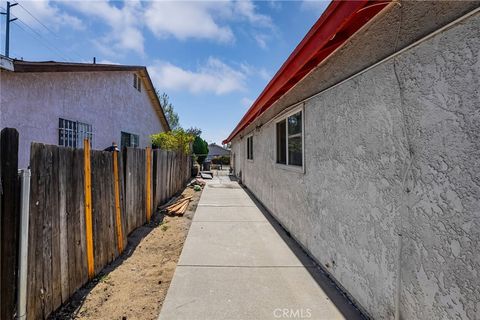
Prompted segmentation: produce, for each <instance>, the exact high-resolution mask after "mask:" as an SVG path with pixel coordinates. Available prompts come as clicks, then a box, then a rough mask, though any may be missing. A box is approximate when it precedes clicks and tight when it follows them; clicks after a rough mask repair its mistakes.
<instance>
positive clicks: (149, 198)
mask: <svg viewBox="0 0 480 320" xmlns="http://www.w3.org/2000/svg"><path fill="white" fill-rule="evenodd" d="M151 156H152V153H151V149H150V147H146V148H145V160H146V164H145V167H146V168H145V171H146V179H145V183H146V189H145V190H146V199H145V201H146V203H145V209H146V213H147V223H149V222H150V217H151V215H152V183H151V182H152V168H151V163H152V161H151Z"/></svg>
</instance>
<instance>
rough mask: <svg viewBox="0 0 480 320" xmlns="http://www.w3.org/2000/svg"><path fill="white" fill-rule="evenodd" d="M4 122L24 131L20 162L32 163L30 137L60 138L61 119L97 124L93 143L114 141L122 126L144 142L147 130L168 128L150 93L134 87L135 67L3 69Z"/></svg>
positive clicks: (1, 112)
mask: <svg viewBox="0 0 480 320" xmlns="http://www.w3.org/2000/svg"><path fill="white" fill-rule="evenodd" d="M0 77H1V78H0V106H1V109H0V126H1V127H2V128H4V127H13V128H17V130H18V131H19V133H20V147H19V148H20V154H19V165H20V166H21V167H26V166H28V159H29V154H30V143H31V142H32V141H36V142H43V143H48V144H58V119H59V118H65V119H68V120H75V121H80V122H84V123H88V124H91V125H92V126H93V133H94V137H93V149H104V148H106V147H108V146H109V145H111V143H112V141H116V142H117V143H118V144H120V136H121V133H120V132H121V131H125V132H129V133H134V134H138V135H139V137H140V141H139V142H140V147H142V148H143V147H146V146H147V145H149V144H150V139H149V135H151V134H152V133H157V132H161V131H164V129H163V127H162V125H161V122H160V119H159V118H158V116H157V114H156V112H155V110H154V109H153V106H152V104H151V102H150V100H149V98H148V95H147V93H146V92H145V91H144V90H142V92H138V91H137V90H136V89H135V88H134V87H133V73H132V72H124V71H111V72H68V73H67V72H52V73H12V72H2V73H1V74H0Z"/></svg>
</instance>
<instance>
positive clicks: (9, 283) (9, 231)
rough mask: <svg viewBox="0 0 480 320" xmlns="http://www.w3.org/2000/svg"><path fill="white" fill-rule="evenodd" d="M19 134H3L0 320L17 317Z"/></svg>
mask: <svg viewBox="0 0 480 320" xmlns="http://www.w3.org/2000/svg"><path fill="white" fill-rule="evenodd" d="M17 172H18V132H17V130H15V129H11V128H5V129H3V130H2V131H1V134H0V178H1V179H0V183H1V185H0V196H1V201H0V204H1V208H0V319H13V318H14V315H15V292H16V287H17V286H16V274H17V273H16V265H17V261H18V250H17V246H16V245H14V244H15V243H17V242H18V233H19V221H20V220H19V199H20V189H19V187H20V184H19V180H18V174H17Z"/></svg>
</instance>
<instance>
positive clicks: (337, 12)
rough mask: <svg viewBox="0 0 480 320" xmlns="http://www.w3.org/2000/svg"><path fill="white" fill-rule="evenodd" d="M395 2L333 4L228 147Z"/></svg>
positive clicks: (337, 1)
mask: <svg viewBox="0 0 480 320" xmlns="http://www.w3.org/2000/svg"><path fill="white" fill-rule="evenodd" d="M390 2H391V1H390V0H386V1H373V0H357V1H341V0H335V1H332V2H331V3H330V5H329V6H328V8H327V9H326V10H325V12H324V13H323V14H322V16H321V17H320V18H319V19H318V20H317V22H316V23H315V24H314V25H313V27H312V28H311V29H310V31H309V32H308V33H307V35H306V36H305V37H304V38H303V40H302V41H301V42H300V44H299V45H298V46H297V47H296V48H295V50H294V51H293V52H292V53H291V54H290V56H289V57H288V59H287V60H286V61H285V62H284V63H283V65H282V67H281V68H280V69H279V70H278V71H277V73H276V74H275V76H274V77H273V78H272V80H270V82H269V83H268V85H267V86H266V87H265V89H263V91H262V93H261V94H260V96H259V97H258V98H257V99H256V100H255V102H254V103H253V105H252V106H251V107H250V109H248V111H247V113H246V114H245V115H244V116H243V117H242V119H241V120H240V122H239V123H238V124H237V126H236V127H235V129H234V130H233V131H232V133H231V134H230V135H229V137H228V138H227V139H225V140H224V141H223V143H224V144H225V143H228V142H230V141H232V139H233V138H234V137H235V136H236V135H237V134H238V133H240V131H242V130H243V129H245V128H246V127H247V126H248V125H249V124H250V123H252V122H253V121H254V120H255V119H256V118H258V117H259V116H260V115H261V114H262V113H263V112H265V111H266V110H267V109H268V108H270V107H271V105H273V103H275V101H277V100H278V99H279V98H280V97H281V96H283V95H284V94H285V93H286V92H287V91H289V90H290V89H291V88H292V87H294V86H295V85H296V84H297V83H298V82H299V81H300V80H301V79H303V77H304V76H305V75H307V74H308V73H310V71H312V70H313V69H314V68H315V67H316V66H318V65H319V64H320V63H321V62H322V61H323V60H325V59H326V58H327V57H328V56H329V55H330V54H331V53H332V52H333V51H335V49H337V48H338V47H340V46H341V45H343V44H344V43H345V42H346V41H347V40H348V39H349V38H350V37H351V36H352V35H353V34H354V33H355V32H356V31H357V30H359V29H360V28H361V27H363V26H364V25H365V24H366V23H367V22H368V21H370V20H371V19H372V18H373V17H374V16H375V15H376V14H377V13H379V12H380V11H381V10H382V9H383V8H384V7H386V6H387V5H388V4H389V3H390Z"/></svg>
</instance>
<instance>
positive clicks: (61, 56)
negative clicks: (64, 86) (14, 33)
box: [13, 20, 72, 61]
mask: <svg viewBox="0 0 480 320" xmlns="http://www.w3.org/2000/svg"><path fill="white" fill-rule="evenodd" d="M17 21H20V22H22V23H23V24H24V25H25V26H27V27H28V28H29V29H30V30H33V29H32V28H31V27H29V26H28V25H27V24H25V23H24V22H23V21H21V20H15V21H13V23H14V24H15V25H16V26H17V27H18V28H20V29H21V30H22V31H23V32H25V33H27V34H30V35H31V36H33V38H35V39H37V40H38V41H39V42H40V44H42V45H43V46H44V47H45V48H47V49H49V50H51V51H52V52H55V51H56V53H57V55H58V56H59V57H60V58H62V59H63V60H67V61H72V59H70V58H67V57H65V56H63V54H62V52H61V51H60V50H59V49H58V48H56V47H55V46H52V45H49V44H48V42H47V41H45V40H43V41H42V38H43V37H41V36H40V34H39V33H38V32H36V31H35V30H33V34H32V33H31V32H28V31H27V30H25V28H23V27H22V26H21V25H20V24H19V23H17ZM36 34H37V35H39V36H40V37H38V36H36Z"/></svg>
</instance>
